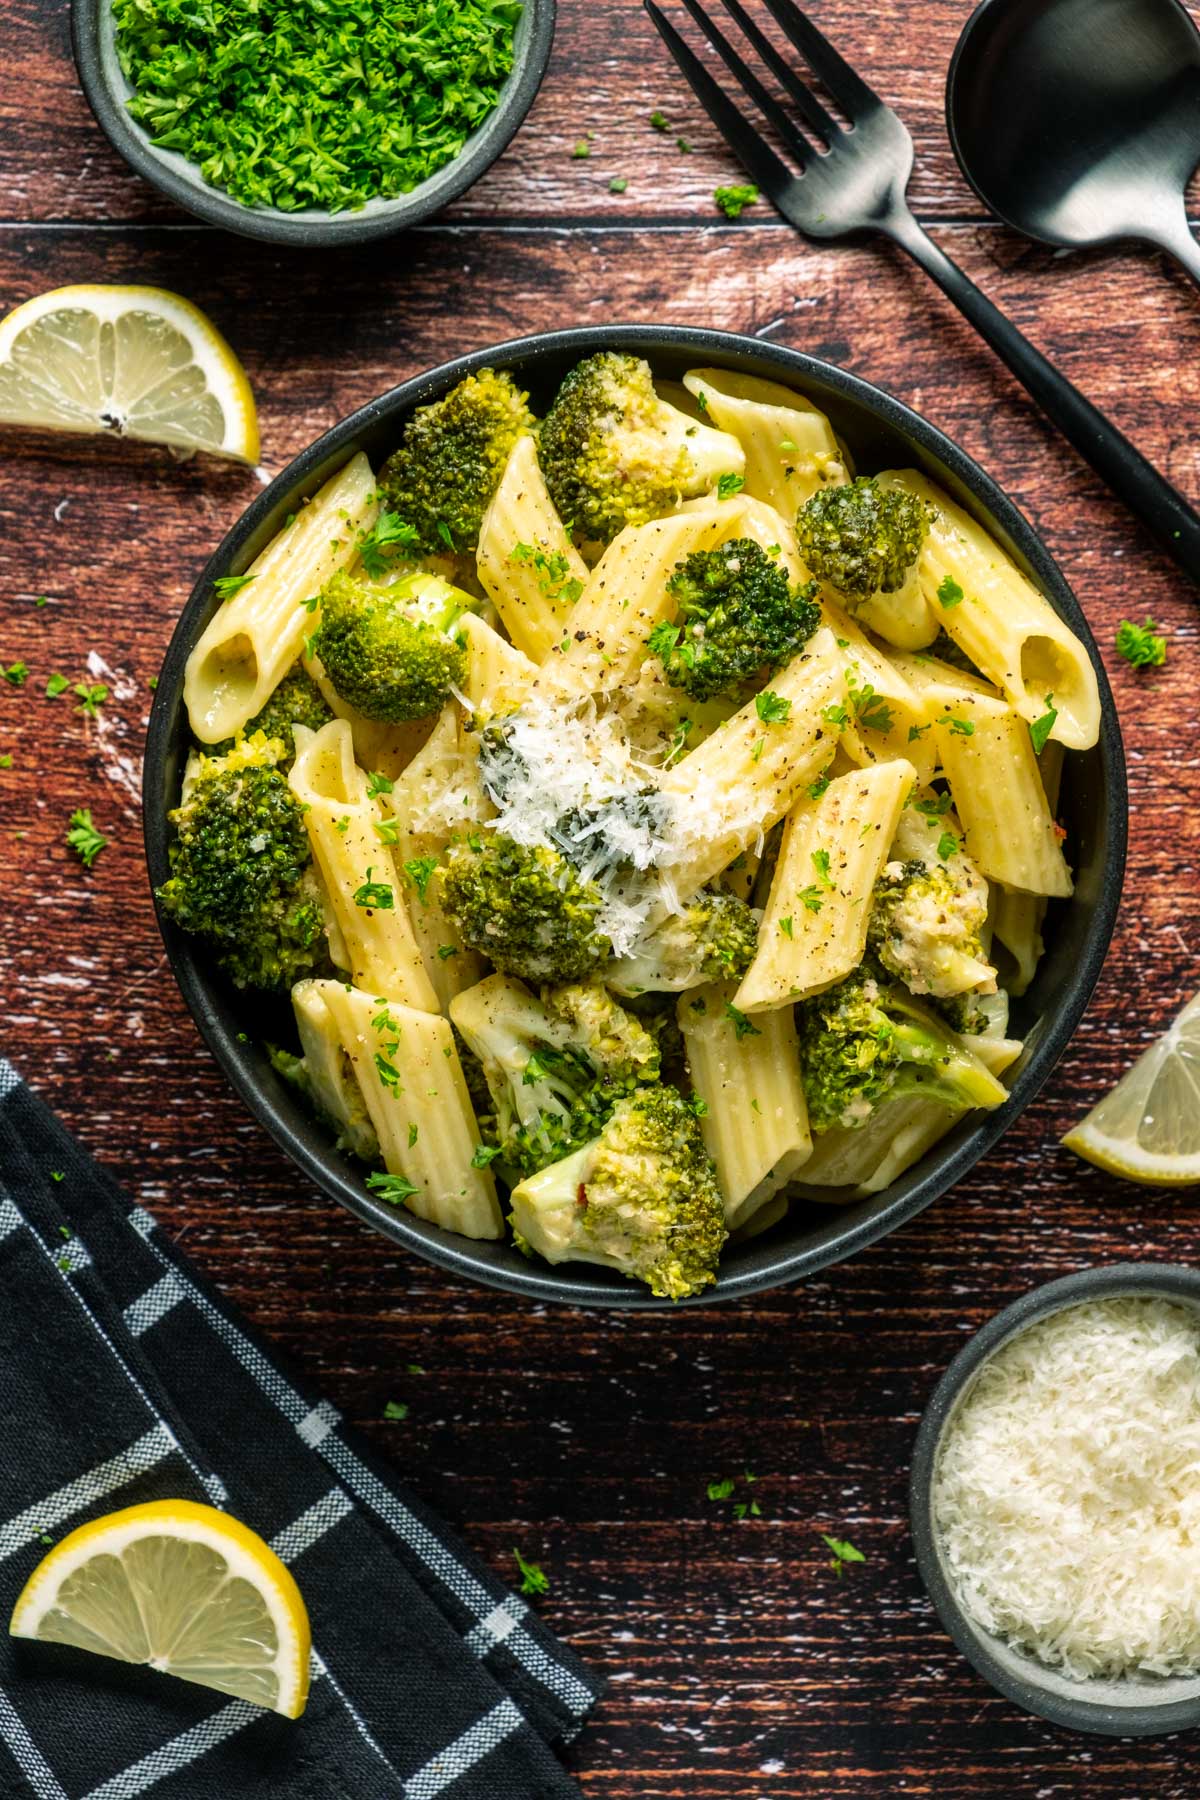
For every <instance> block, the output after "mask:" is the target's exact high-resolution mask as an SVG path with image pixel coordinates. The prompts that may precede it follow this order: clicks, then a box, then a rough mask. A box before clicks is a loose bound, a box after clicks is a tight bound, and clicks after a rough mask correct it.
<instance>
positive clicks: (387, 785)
mask: <svg viewBox="0 0 1200 1800" xmlns="http://www.w3.org/2000/svg"><path fill="white" fill-rule="evenodd" d="M395 785H396V784H395V782H394V781H389V780H388V778H387V776H386V775H368V776H367V795H368V798H369V799H371V800H375V799H377V798H378V796H379V795H380V794H390V793H391V791H392V789H393V788H394V787H395Z"/></svg>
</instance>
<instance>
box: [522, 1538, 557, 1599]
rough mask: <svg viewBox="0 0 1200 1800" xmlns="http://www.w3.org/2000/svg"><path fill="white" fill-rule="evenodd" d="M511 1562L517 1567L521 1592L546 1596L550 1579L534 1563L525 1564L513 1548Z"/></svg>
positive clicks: (523, 1559)
mask: <svg viewBox="0 0 1200 1800" xmlns="http://www.w3.org/2000/svg"><path fill="white" fill-rule="evenodd" d="M513 1561H514V1562H515V1563H516V1565H517V1570H518V1573H519V1574H520V1577H521V1592H522V1593H523V1594H527V1595H533V1594H548V1593H549V1592H550V1577H549V1576H548V1575H547V1574H545V1572H544V1571H543V1570H542V1569H541V1568H540V1567H539V1565H538V1564H537V1563H535V1562H526V1560H525V1558H524V1557H523V1556H522V1555H521V1552H520V1551H519V1550H518V1549H517V1548H516V1546H515V1545H514V1546H513Z"/></svg>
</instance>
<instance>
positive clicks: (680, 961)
mask: <svg viewBox="0 0 1200 1800" xmlns="http://www.w3.org/2000/svg"><path fill="white" fill-rule="evenodd" d="M757 945H758V915H757V913H755V912H754V911H753V910H752V909H751V908H750V907H749V906H747V905H746V903H745V901H744V900H739V899H738V898H737V896H736V895H734V894H710V893H701V894H697V895H696V898H695V899H694V900H693V901H692V902H691V904H690V905H689V906H688V908H687V909H686V911H685V912H682V913H679V914H677V915H676V916H675V917H673V918H670V919H668V920H667V921H666V923H665V924H663V925H660V926H659V927H658V929H657V931H655V932H653V933H652V934H651V935H650V936H649V937H648V938H647V939H646V940H645V942H644V943H642V944H640V945H638V946H637V947H636V948H635V949H634V950H632V951H631V952H630V953H629V955H628V956H618V957H615V958H614V960H613V961H612V962H610V963H609V964H607V966H606V967H605V970H604V979H605V981H606V982H607V983H608V985H609V987H612V988H615V989H616V991H617V993H618V994H645V993H659V994H668V993H669V994H678V993H681V992H682V990H683V989H684V988H690V987H698V986H699V985H700V983H701V982H702V981H740V980H741V978H742V976H743V975H744V974H745V973H746V970H747V969H748V968H749V967H750V964H751V963H752V962H753V960H754V952H755V949H756V948H757Z"/></svg>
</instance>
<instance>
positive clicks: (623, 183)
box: [608, 175, 629, 194]
mask: <svg viewBox="0 0 1200 1800" xmlns="http://www.w3.org/2000/svg"><path fill="white" fill-rule="evenodd" d="M628 186H629V183H628V181H627V180H626V179H625V177H624V175H614V176H613V178H612V180H611V181H610V182H609V184H608V191H609V193H610V194H623V193H624V192H625V189H626V188H627V187H628Z"/></svg>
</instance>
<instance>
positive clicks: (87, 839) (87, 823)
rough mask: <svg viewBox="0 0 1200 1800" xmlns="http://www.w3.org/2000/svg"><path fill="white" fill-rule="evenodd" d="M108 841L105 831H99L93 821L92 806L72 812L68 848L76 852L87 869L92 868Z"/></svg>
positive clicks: (67, 841) (67, 838) (68, 830)
mask: <svg viewBox="0 0 1200 1800" xmlns="http://www.w3.org/2000/svg"><path fill="white" fill-rule="evenodd" d="M108 841H109V840H108V839H107V838H106V837H105V835H104V833H103V832H102V831H98V830H97V829H96V827H95V825H94V824H93V823H92V812H91V808H90V807H88V806H81V807H79V808H77V810H76V811H75V812H73V813H72V814H71V818H70V823H69V825H68V827H67V837H66V844H67V849H68V850H73V851H74V852H75V854H76V856H77V857H78V858H79V860H80V862H81V863H82V864H83V866H84V868H85V869H90V868H91V866H92V864H93V863H94V862H95V860H96V858H97V857H98V856H99V854H100V852H101V851H102V850H103V849H104V847H105V845H106V844H107V843H108Z"/></svg>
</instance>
